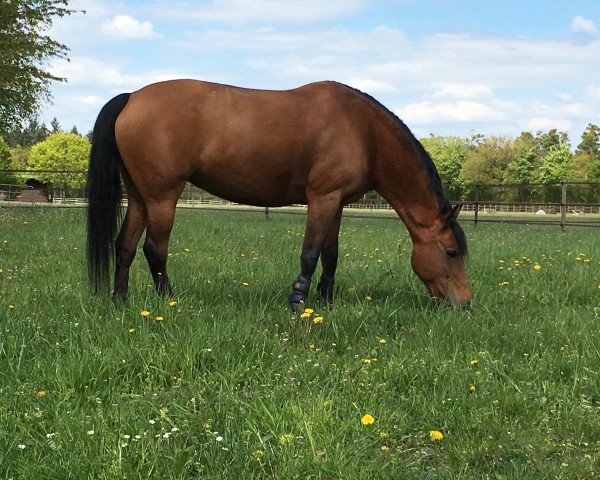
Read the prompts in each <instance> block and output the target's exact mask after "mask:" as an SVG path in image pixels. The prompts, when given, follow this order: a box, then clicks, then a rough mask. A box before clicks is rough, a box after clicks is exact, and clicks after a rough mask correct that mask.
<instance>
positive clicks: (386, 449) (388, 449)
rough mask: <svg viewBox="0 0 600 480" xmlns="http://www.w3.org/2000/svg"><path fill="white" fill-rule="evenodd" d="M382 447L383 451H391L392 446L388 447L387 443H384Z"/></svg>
mask: <svg viewBox="0 0 600 480" xmlns="http://www.w3.org/2000/svg"><path fill="white" fill-rule="evenodd" d="M380 448H381V451H382V452H389V451H390V447H388V446H387V445H382V446H381V447H380Z"/></svg>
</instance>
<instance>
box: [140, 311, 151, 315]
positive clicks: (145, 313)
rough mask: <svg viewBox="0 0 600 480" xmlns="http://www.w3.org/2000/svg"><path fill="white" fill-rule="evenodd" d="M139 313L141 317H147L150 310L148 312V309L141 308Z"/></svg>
mask: <svg viewBox="0 0 600 480" xmlns="http://www.w3.org/2000/svg"><path fill="white" fill-rule="evenodd" d="M140 315H141V316H142V317H147V316H148V315H150V312H149V311H148V310H142V311H141V312H140Z"/></svg>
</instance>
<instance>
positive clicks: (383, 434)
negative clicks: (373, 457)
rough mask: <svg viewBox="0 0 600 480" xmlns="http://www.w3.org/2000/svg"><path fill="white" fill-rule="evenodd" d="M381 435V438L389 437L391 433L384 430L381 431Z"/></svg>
mask: <svg viewBox="0 0 600 480" xmlns="http://www.w3.org/2000/svg"><path fill="white" fill-rule="evenodd" d="M379 436H380V437H381V438H387V437H389V436H390V435H389V433H388V432H384V431H383V430H382V431H381V432H379Z"/></svg>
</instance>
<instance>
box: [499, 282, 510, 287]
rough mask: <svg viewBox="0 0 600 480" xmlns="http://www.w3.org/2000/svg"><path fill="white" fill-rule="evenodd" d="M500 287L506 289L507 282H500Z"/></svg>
mask: <svg viewBox="0 0 600 480" xmlns="http://www.w3.org/2000/svg"><path fill="white" fill-rule="evenodd" d="M498 285H500V286H501V287H505V286H506V285H508V282H506V281H504V282H500V283H499V284H498Z"/></svg>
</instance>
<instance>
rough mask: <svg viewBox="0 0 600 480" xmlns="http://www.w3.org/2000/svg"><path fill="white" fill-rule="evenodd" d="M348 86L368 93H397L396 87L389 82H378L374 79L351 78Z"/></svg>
mask: <svg viewBox="0 0 600 480" xmlns="http://www.w3.org/2000/svg"><path fill="white" fill-rule="evenodd" d="M345 83H346V84H348V85H350V86H351V87H354V88H357V89H359V90H362V91H364V92H368V93H381V92H395V91H396V87H394V86H393V85H392V84H391V83H389V82H384V81H381V80H376V79H374V78H351V79H350V80H348V81H347V82H345Z"/></svg>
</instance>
